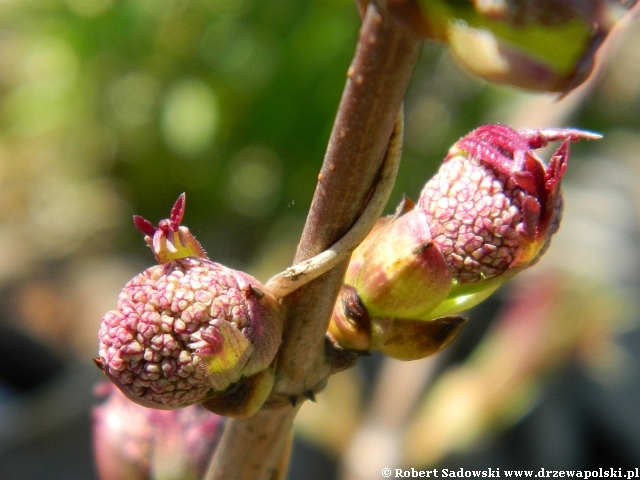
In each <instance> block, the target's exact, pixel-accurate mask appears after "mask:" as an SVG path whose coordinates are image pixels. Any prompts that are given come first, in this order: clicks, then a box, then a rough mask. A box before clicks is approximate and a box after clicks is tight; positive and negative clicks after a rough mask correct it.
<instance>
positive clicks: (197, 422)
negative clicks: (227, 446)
mask: <svg viewBox="0 0 640 480" xmlns="http://www.w3.org/2000/svg"><path fill="white" fill-rule="evenodd" d="M97 390H98V394H99V395H100V396H104V397H106V400H105V401H104V402H103V403H102V404H101V405H99V406H97V407H95V408H94V409H93V449H94V453H95V458H96V466H97V469H98V473H99V475H100V479H101V480H151V479H160V478H180V479H184V480H196V479H199V478H202V476H203V475H204V473H205V470H206V468H207V465H208V463H209V459H210V457H211V455H212V453H213V451H214V450H215V448H216V445H217V443H218V440H219V438H220V435H221V433H222V427H223V424H224V419H223V418H222V417H219V416H217V415H215V414H213V413H211V412H208V411H207V410H205V409H204V408H202V407H201V406H200V405H192V406H191V407H188V408H184V409H182V410H173V411H167V410H153V409H149V408H144V407H141V406H139V405H136V404H135V403H133V402H130V401H129V400H127V398H126V397H125V396H124V395H123V394H122V393H121V392H120V391H119V390H118V389H117V388H115V387H114V386H113V385H111V384H109V383H103V384H101V385H99V386H98V389H97Z"/></svg>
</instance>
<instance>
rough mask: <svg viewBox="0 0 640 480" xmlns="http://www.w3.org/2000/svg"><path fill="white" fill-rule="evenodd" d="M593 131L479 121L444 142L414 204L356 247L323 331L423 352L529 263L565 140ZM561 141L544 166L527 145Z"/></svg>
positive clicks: (552, 202) (557, 212) (368, 344)
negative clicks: (516, 127)
mask: <svg viewBox="0 0 640 480" xmlns="http://www.w3.org/2000/svg"><path fill="white" fill-rule="evenodd" d="M596 138H599V135H596V134H592V133H589V132H583V131H579V130H571V129H543V130H538V129H532V130H520V131H516V130H513V129H511V128H509V127H507V126H504V125H485V126H483V127H480V128H478V129H476V130H474V131H472V132H471V133H469V134H468V135H466V136H465V137H463V138H462V139H460V140H459V141H458V142H457V143H456V144H455V145H454V146H453V147H452V148H451V149H450V150H449V153H448V155H447V157H446V158H445V160H444V162H443V164H442V166H441V167H440V169H439V171H438V172H437V173H436V175H435V176H434V177H433V178H432V179H431V180H429V181H428V182H427V184H426V185H425V187H424V189H423V191H422V193H421V195H420V198H419V200H418V202H417V204H415V205H414V204H413V203H412V202H411V201H409V200H405V201H404V202H403V204H402V205H401V206H400V207H399V209H398V211H397V212H396V214H395V216H393V217H388V218H384V219H381V220H380V221H379V222H378V224H377V225H376V227H375V228H374V229H373V230H372V231H371V233H370V235H369V237H368V238H367V239H366V240H365V241H364V242H363V243H362V244H361V245H360V246H359V247H358V248H357V249H356V250H355V251H354V252H353V255H352V258H351V262H350V264H349V267H348V270H347V274H346V277H345V283H346V286H345V287H344V288H343V290H342V292H341V295H340V297H339V299H338V302H337V303H336V307H335V308H334V313H333V318H332V322H331V325H330V334H331V335H332V336H333V337H334V339H335V340H337V341H339V342H340V343H341V344H342V345H343V346H345V347H346V348H352V349H357V350H372V349H378V350H381V351H383V352H385V353H387V354H389V355H391V356H395V357H397V358H401V359H413V358H421V357H424V356H426V355H429V354H431V353H433V352H435V351H437V350H438V349H440V348H442V347H443V346H444V345H446V344H447V343H448V342H449V341H450V340H451V339H452V338H453V337H454V336H455V335H456V334H457V332H458V331H459V329H460V328H461V326H462V325H463V323H464V320H463V319H462V318H460V317H457V316H452V315H455V314H457V313H459V312H461V311H463V310H466V309H468V308H469V307H471V306H473V305H475V304H477V303H478V302H480V301H482V300H484V299H485V298H486V297H487V296H489V295H490V294H491V293H492V292H493V291H494V290H495V289H496V288H498V287H499V286H500V285H501V284H502V283H504V282H505V281H507V280H508V279H510V278H512V277H513V276H514V275H516V274H517V273H518V272H520V271H522V270H523V269H524V268H527V267H528V266H530V265H532V264H533V263H535V262H536V261H537V260H538V259H539V258H540V256H541V255H542V254H543V253H544V251H545V250H546V249H547V248H548V246H549V243H550V240H551V236H552V235H553V234H554V233H555V232H556V231H557V229H558V226H559V223H560V219H561V216H562V206H563V202H562V194H561V192H560V181H561V179H562V176H563V175H564V172H565V170H566V164H567V161H568V158H569V143H570V142H571V141H577V140H579V139H596ZM554 140H561V141H562V144H561V145H560V147H559V148H558V149H557V150H556V152H555V153H554V154H553V155H552V157H551V160H550V161H549V164H548V165H545V164H544V163H543V162H542V160H541V159H539V158H538V157H537V156H536V155H535V153H534V150H535V149H537V148H540V147H543V146H545V145H547V143H549V142H551V141H554Z"/></svg>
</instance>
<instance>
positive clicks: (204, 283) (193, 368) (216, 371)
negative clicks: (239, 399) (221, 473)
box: [96, 197, 283, 416]
mask: <svg viewBox="0 0 640 480" xmlns="http://www.w3.org/2000/svg"><path fill="white" fill-rule="evenodd" d="M181 198H182V197H181ZM176 205H179V208H178V209H176V208H175V207H174V210H173V211H172V217H173V218H172V219H168V220H167V221H162V222H161V223H160V227H159V228H158V229H156V230H155V231H153V232H152V231H151V228H155V227H153V226H151V228H148V225H146V223H148V222H146V220H145V221H142V220H140V217H137V218H136V220H135V221H136V225H137V226H139V227H140V225H142V226H143V228H145V229H146V230H147V231H146V232H144V233H147V240H148V243H149V244H150V246H151V248H152V249H153V251H154V254H155V255H156V257H157V258H162V259H163V260H162V264H161V265H156V266H153V267H151V268H148V269H147V270H145V271H144V272H142V273H140V274H139V275H137V276H136V277H134V278H133V279H132V280H130V281H129V283H127V285H125V287H124V289H123V290H122V292H121V293H120V295H119V296H118V308H117V309H116V310H112V311H110V312H107V313H106V314H105V316H104V317H103V319H102V325H101V328H100V331H99V338H100V347H99V357H97V358H96V363H97V364H98V366H99V367H100V368H101V369H102V370H103V371H104V373H105V374H106V375H107V376H108V377H109V378H110V379H111V380H112V381H113V382H114V383H115V384H116V386H118V388H120V389H121V390H122V392H123V393H124V394H125V395H127V397H129V398H130V399H131V400H133V401H135V402H137V403H139V404H141V405H144V406H147V407H153V408H159V409H174V408H181V407H184V406H187V405H191V404H194V403H199V402H203V401H205V400H208V399H210V398H212V397H219V395H220V394H221V393H223V392H226V391H227V390H228V389H230V387H231V386H233V385H234V384H236V382H239V381H242V382H247V386H248V388H240V389H236V390H238V391H242V394H243V400H244V403H245V406H247V405H249V404H250V408H248V410H246V409H245V410H243V409H242V405H236V407H237V411H234V410H233V409H226V408H225V409H224V413H225V414H226V415H230V416H247V415H250V414H251V413H253V412H254V411H255V410H257V409H258V408H259V407H260V406H261V403H262V402H261V401H260V400H264V398H266V395H268V393H269V391H270V386H271V384H272V383H273V375H264V374H262V372H263V371H264V370H267V369H269V367H270V365H271V364H272V362H273V360H274V358H275V356H276V353H277V351H278V347H279V346H280V342H281V336H282V321H283V320H282V319H283V315H282V311H281V307H280V304H279V303H278V301H277V300H276V299H275V298H274V297H273V296H272V295H271V294H270V293H269V292H267V291H266V290H265V288H264V286H263V285H262V284H261V283H260V282H259V281H258V280H256V279H255V278H253V277H252V276H250V275H248V274H246V273H243V272H239V271H237V270H233V269H230V268H227V267H224V266H223V265H220V264H218V263H215V262H212V261H210V260H209V259H207V258H202V257H201V256H199V255H194V253H196V254H197V253H198V252H202V249H201V247H200V246H199V244H197V242H196V241H195V239H194V238H193V237H191V236H190V234H188V230H186V229H184V230H183V232H186V233H183V239H184V238H186V240H185V241H184V242H183V239H181V238H180V233H179V232H180V230H181V229H183V228H184V227H180V226H179V221H180V219H181V217H182V212H181V210H182V209H183V206H184V198H182V200H180V199H179V200H178V202H177V203H176ZM174 214H175V215H174ZM144 222H146V223H144ZM163 222H164V223H163ZM149 225H150V224H149ZM162 225H165V226H168V228H165V229H164V230H163V229H162ZM176 231H177V232H178V233H176ZM167 235H169V237H167ZM184 235H186V237H185V236H184ZM171 238H173V239H174V241H175V242H176V243H177V242H178V241H179V242H180V246H179V247H177V248H175V249H172V248H170V246H172V245H173V244H172V243H171V242H170V239H171ZM191 239H192V240H191ZM193 242H195V243H193ZM196 245H197V246H196ZM168 252H171V254H172V255H173V256H176V255H178V258H173V259H171V260H169V258H168V257H167V253H168ZM180 253H182V254H185V255H187V256H185V257H180V256H179V255H180ZM247 390H248V391H247ZM256 396H257V397H259V398H258V399H256ZM229 401H231V400H229Z"/></svg>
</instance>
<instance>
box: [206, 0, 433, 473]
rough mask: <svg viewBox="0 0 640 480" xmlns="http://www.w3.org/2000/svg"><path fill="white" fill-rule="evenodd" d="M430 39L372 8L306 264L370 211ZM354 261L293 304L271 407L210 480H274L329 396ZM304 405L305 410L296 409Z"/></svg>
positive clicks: (239, 429) (316, 200)
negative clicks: (328, 343) (308, 414)
mask: <svg viewBox="0 0 640 480" xmlns="http://www.w3.org/2000/svg"><path fill="white" fill-rule="evenodd" d="M420 46H421V40H420V39H419V38H418V37H417V36H414V35H413V34H412V33H411V32H410V31H408V30H407V29H406V28H405V27H403V26H402V25H400V24H399V23H397V22H396V21H395V20H394V19H393V18H391V17H390V16H389V15H388V14H387V13H386V12H385V11H384V10H383V9H381V8H379V7H377V6H376V5H375V4H373V3H370V4H369V5H368V8H367V12H366V15H365V17H364V19H363V25H362V28H361V30H360V40H359V43H358V47H357V49H356V53H355V57H354V59H353V62H352V64H351V67H350V68H349V71H348V74H347V77H348V78H347V83H346V86H345V90H344V93H343V96H342V99H341V102H340V107H339V110H338V114H337V117H336V121H335V123H334V126H333V130H332V133H331V138H330V140H329V146H328V149H327V153H326V156H325V159H324V163H323V165H322V169H321V171H320V175H319V178H318V186H317V188H316V192H315V195H314V197H313V202H312V205H311V210H310V212H309V216H308V217H307V223H306V225H305V229H304V231H303V234H302V239H301V241H300V244H299V247H298V251H297V253H296V258H295V261H296V262H301V261H304V260H306V259H308V258H311V257H313V256H314V255H317V254H319V253H321V252H323V251H324V250H326V249H327V248H328V247H330V246H331V245H332V244H334V243H335V242H336V241H337V240H338V239H340V238H341V237H342V236H343V235H344V234H345V233H346V232H347V231H348V230H349V228H350V227H351V226H352V225H353V223H354V222H355V221H356V219H357V218H358V215H359V214H360V212H361V211H362V209H363V206H364V205H365V204H366V202H367V199H368V196H369V194H370V192H371V189H372V186H373V185H374V182H375V179H376V175H377V174H378V171H379V169H380V165H381V163H382V160H383V156H384V153H385V150H386V148H387V144H388V142H389V138H390V136H391V131H392V129H393V125H394V122H395V119H396V116H397V114H398V110H399V108H400V105H401V103H402V98H403V96H404V93H405V91H406V89H407V86H408V84H409V80H410V78H411V74H412V71H413V67H414V65H415V62H416V60H417V58H418V55H419V51H420ZM345 268H346V261H345V262H342V263H341V264H340V265H338V266H337V267H335V268H334V269H333V270H331V271H329V272H327V273H326V274H323V275H321V276H320V277H318V278H317V279H315V280H313V281H312V282H310V283H308V284H307V285H305V286H304V287H302V288H300V289H298V290H296V291H295V292H293V293H292V294H291V295H289V296H287V297H286V298H285V299H284V300H283V302H284V304H285V306H286V307H287V312H288V313H287V323H286V325H285V332H284V337H283V344H282V348H281V351H280V355H279V359H278V369H277V372H276V384H275V386H274V390H273V393H272V397H271V398H270V400H269V401H268V405H269V406H270V407H272V409H269V410H262V411H260V412H258V413H257V414H256V415H254V416H253V417H251V418H249V419H246V420H235V419H231V420H229V421H228V423H227V426H226V429H225V434H224V436H223V438H222V440H221V443H220V445H219V446H218V448H217V451H216V454H215V457H214V459H213V461H212V463H211V465H210V467H209V471H208V472H207V475H206V480H222V479H225V480H245V479H252V480H253V479H256V480H267V479H269V478H270V476H271V475H272V473H273V471H274V470H275V468H276V465H277V463H278V460H279V456H280V452H281V450H282V448H283V445H284V443H285V440H286V437H287V434H288V432H289V429H290V428H291V424H292V422H293V419H294V417H295V414H296V413H297V409H298V407H299V405H300V403H301V402H300V401H298V400H299V399H300V398H301V396H304V394H305V392H308V391H310V392H315V391H317V390H320V389H322V388H323V387H324V385H325V383H326V381H327V378H328V376H329V375H330V372H331V366H330V365H329V363H328V362H327V360H326V358H325V356H324V346H325V344H324V342H325V332H326V330H327V326H328V322H329V317H330V314H331V310H332V309H333V305H334V302H335V299H336V297H337V295H338V292H339V290H340V287H341V284H342V278H343V275H344V270H345ZM294 405H295V406H294Z"/></svg>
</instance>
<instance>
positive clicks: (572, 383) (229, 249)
mask: <svg viewBox="0 0 640 480" xmlns="http://www.w3.org/2000/svg"><path fill="white" fill-rule="evenodd" d="M359 23H360V21H359V17H358V15H357V11H356V8H355V6H354V5H353V3H352V2H348V1H343V0H278V1H273V2H261V1H258V0H235V1H227V0H163V1H157V0H0V207H1V208H0V302H1V307H2V308H0V465H1V466H2V468H1V469H0V480H23V479H24V480H33V479H38V478H47V479H52V480H55V479H68V480H72V479H93V478H96V474H95V472H94V468H93V466H92V453H91V439H90V435H91V434H90V422H91V419H90V412H91V407H92V405H94V404H96V402H97V400H96V399H95V398H94V395H93V388H94V386H95V385H96V384H97V383H98V382H99V381H100V379H101V374H100V372H99V371H98V370H97V369H96V368H95V366H93V365H92V361H91V359H92V358H93V357H94V356H95V354H96V349H97V330H98V326H99V322H100V319H101V316H102V314H103V313H104V312H105V311H107V310H109V309H111V308H113V307H114V306H115V300H116V296H117V293H118V291H119V289H120V288H121V287H122V286H123V285H124V283H125V282H126V281H127V280H128V279H129V278H130V277H132V276H133V275H135V274H136V273H137V272H139V271H141V270H142V269H143V268H145V267H146V266H149V265H151V264H152V262H153V258H152V256H151V254H150V253H149V251H148V249H147V247H146V246H145V244H144V242H143V241H142V239H141V236H140V234H139V233H138V232H137V231H136V230H135V229H134V228H133V224H132V222H131V215H133V214H134V213H135V214H139V215H142V216H144V217H146V218H148V219H149V220H151V221H152V222H157V221H158V220H159V219H161V218H165V217H167V215H168V212H169V209H170V207H171V205H172V204H173V202H174V201H175V199H176V198H177V196H178V195H179V194H180V193H181V192H186V193H187V210H186V215H185V219H184V223H185V224H186V225H188V226H189V228H190V229H191V231H192V232H194V233H195V235H196V236H197V237H198V239H199V240H200V241H201V243H202V244H203V246H204V247H205V249H206V250H207V252H208V253H209V256H210V257H211V258H212V259H213V260H215V261H219V262H221V263H224V264H226V265H228V266H230V267H234V268H238V269H243V270H246V271H249V272H250V273H252V274H253V275H255V276H256V277H258V278H259V279H261V280H263V281H264V280H266V279H267V278H268V277H269V276H271V275H273V274H275V273H277V272H278V271H279V270H281V269H283V268H285V267H286V266H288V265H289V264H290V262H291V260H292V258H293V253H294V251H295V246H296V244H297V241H298V238H299V235H300V233H301V231H302V227H303V224H304V219H305V215H306V212H307V209H308V207H309V205H310V202H311V197H312V195H313V191H314V188H315V181H316V178H317V173H318V171H319V168H320V165H321V162H322V158H323V152H324V148H325V145H326V143H327V139H328V136H329V132H330V129H331V125H332V121H333V116H334V114H335V111H336V108H337V104H338V101H339V98H340V94H341V91H342V87H343V85H344V81H345V72H346V70H347V67H348V64H349V61H350V59H351V55H352V53H353V51H354V48H355V43H356V41H357V30H358V27H359ZM639 44H640V28H639V27H638V25H632V26H631V27H630V28H627V29H626V30H625V31H623V32H620V34H619V35H616V36H615V37H614V38H613V39H612V41H611V42H610V44H609V45H608V46H607V49H606V51H605V52H603V54H602V55H601V56H602V57H603V60H606V61H605V62H603V64H602V69H601V74H600V75H599V76H598V77H597V78H594V79H593V80H592V81H591V82H589V83H588V85H586V86H585V87H583V88H581V89H580V90H579V91H577V92H576V93H573V94H571V95H569V96H567V97H566V98H564V99H562V100H560V101H558V100H557V98H556V97H553V96H548V95H534V94H526V93H523V92H519V91H516V90H512V89H509V88H504V87H496V86H491V85H489V84H487V83H486V82H483V81H480V80H478V79H476V78H472V77H470V76H467V75H466V74H465V73H463V72H462V71H461V70H460V69H459V68H458V67H457V66H456V65H455V63H454V62H453V61H452V60H451V58H450V56H449V55H448V53H447V52H446V50H445V49H444V47H442V46H440V45H435V44H428V45H425V47H424V51H423V54H422V57H421V60H420V62H419V64H418V66H417V68H416V71H415V75H414V78H413V81H412V84H411V87H410V90H409V92H408V95H407V101H406V116H407V125H406V143H405V152H404V156H403V163H402V166H401V169H400V172H399V177H398V181H397V184H396V187H395V189H394V193H393V195H392V198H391V200H390V203H389V207H388V210H389V211H392V210H393V209H394V207H395V205H396V204H397V203H398V202H399V200H400V198H401V196H402V194H403V193H406V194H407V195H409V196H410V197H414V198H415V197H417V195H418V193H419V191H420V189H421V187H422V185H423V184H424V183H425V182H426V180H427V179H428V178H429V176H430V175H431V174H433V173H434V172H435V170H436V169H437V166H438V163H439V161H440V160H441V159H442V158H443V156H444V155H445V153H446V151H447V149H448V147H449V146H450V145H451V144H453V143H454V142H455V141H456V140H457V139H458V138H459V137H460V136H462V135H464V134H465V133H467V132H468V131H469V130H471V129H472V128H474V127H475V126H477V125H480V124H482V123H488V122H504V123H510V124H512V125H514V126H516V127H525V126H529V127H546V126H565V125H572V126H575V127H580V128H585V129H591V130H595V131H598V132H601V133H603V134H604V135H605V137H604V140H602V141H601V142H599V143H598V144H596V143H584V142H583V143H582V144H577V145H574V146H573V149H572V159H571V163H570V168H569V171H568V174H567V176H566V182H565V192H566V204H567V207H566V215H565V220H564V223H563V227H562V229H561V232H560V233H559V234H558V237H557V239H556V240H555V241H554V243H553V246H552V248H551V250H550V252H549V253H548V255H547V257H546V258H545V259H544V260H543V261H542V262H540V265H538V266H536V267H534V268H533V269H531V271H530V273H529V272H528V273H527V274H526V275H523V278H522V279H520V280H518V281H515V282H512V283H513V284H512V285H510V286H507V287H504V288H503V289H501V290H500V291H499V292H498V293H497V294H496V295H495V296H494V297H493V298H492V299H490V300H489V301H488V302H486V304H483V305H482V306H480V307H479V308H477V309H476V310H474V311H472V312H470V318H471V320H470V322H469V325H468V326H467V327H466V328H465V331H464V333H463V335H461V337H460V338H458V339H457V340H456V341H455V342H454V344H453V345H452V347H451V348H450V349H448V350H447V351H445V352H443V354H441V355H438V356H435V357H434V358H433V359H428V360H425V361H421V362H410V363H400V362H392V361H388V360H385V359H383V358H381V357H379V356H377V355H373V356H372V357H370V358H367V359H364V361H362V362H361V363H360V364H359V366H358V367H357V368H356V369H353V370H351V371H349V372H346V373H344V374H341V375H339V376H336V377H335V378H334V379H333V381H332V382H331V383H330V387H329V388H328V389H327V391H326V392H324V393H323V394H322V395H321V396H320V397H319V401H318V404H317V405H306V406H305V407H304V409H303V411H302V412H301V415H300V418H299V421H298V424H297V433H298V435H297V437H296V443H295V445H294V457H293V460H292V468H291V471H290V475H289V476H290V478H291V479H302V478H304V479H312V478H323V479H331V478H345V479H348V478H352V479H356V478H363V479H368V478H380V476H379V472H380V467H386V466H388V467H390V468H396V467H400V466H401V465H406V466H408V467H412V466H413V467H415V468H420V467H425V468H426V467H429V468H432V467H433V466H438V467H445V466H446V467H448V468H459V467H461V466H464V467H468V468H486V467H493V468H497V467H500V468H531V469H535V470H538V469H539V468H541V467H545V468H596V467H613V468H615V469H618V468H622V469H623V471H626V470H627V469H630V468H635V467H638V466H640V405H639V404H638V398H640V333H639V331H638V327H637V325H638V322H637V320H638V310H637V305H636V304H637V300H638V289H639V288H640V275H639V274H638V252H639V249H640V243H639V242H640V236H639V229H638V220H639V209H638V207H639V205H640V204H639V196H638V193H639V192H640V162H639V161H638V155H639V152H640V132H639V127H640V115H639V114H638V112H640V49H638V48H637V45H639ZM547 154H548V153H547ZM313 475H315V477H314V476H313Z"/></svg>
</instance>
